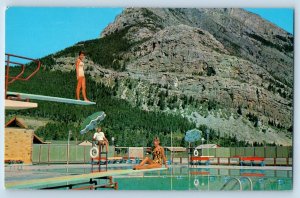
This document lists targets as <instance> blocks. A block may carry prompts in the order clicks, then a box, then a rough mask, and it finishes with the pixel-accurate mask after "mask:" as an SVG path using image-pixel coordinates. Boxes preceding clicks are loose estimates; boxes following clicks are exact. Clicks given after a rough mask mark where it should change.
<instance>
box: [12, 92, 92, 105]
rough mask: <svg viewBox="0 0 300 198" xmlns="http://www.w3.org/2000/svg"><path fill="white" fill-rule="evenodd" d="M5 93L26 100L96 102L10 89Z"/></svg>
mask: <svg viewBox="0 0 300 198" xmlns="http://www.w3.org/2000/svg"><path fill="white" fill-rule="evenodd" d="M7 95H14V96H18V97H20V99H22V100H26V99H30V100H43V101H48V102H60V103H67V104H77V105H94V104H96V103H95V102H91V101H84V100H75V99H70V98H60V97H53V96H43V95H35V94H28V93H18V92H11V91H7Z"/></svg>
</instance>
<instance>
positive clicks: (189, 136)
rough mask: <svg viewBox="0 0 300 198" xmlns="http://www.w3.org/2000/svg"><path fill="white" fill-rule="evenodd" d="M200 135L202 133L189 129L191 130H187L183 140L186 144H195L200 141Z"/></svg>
mask: <svg viewBox="0 0 300 198" xmlns="http://www.w3.org/2000/svg"><path fill="white" fill-rule="evenodd" d="M201 134H202V132H201V131H200V130H198V129H191V130H188V131H187V132H186V133H185V137H184V140H185V141H186V142H189V143H191V142H196V141H197V140H200V138H201Z"/></svg>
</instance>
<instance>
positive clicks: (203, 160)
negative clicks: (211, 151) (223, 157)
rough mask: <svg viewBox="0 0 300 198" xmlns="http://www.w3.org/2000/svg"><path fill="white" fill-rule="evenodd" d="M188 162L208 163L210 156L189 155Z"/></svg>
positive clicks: (193, 163) (196, 163)
mask: <svg viewBox="0 0 300 198" xmlns="http://www.w3.org/2000/svg"><path fill="white" fill-rule="evenodd" d="M190 163H191V165H201V164H205V165H210V158H209V157H206V156H205V157H203V156H200V157H198V156H197V157H191V158H190Z"/></svg>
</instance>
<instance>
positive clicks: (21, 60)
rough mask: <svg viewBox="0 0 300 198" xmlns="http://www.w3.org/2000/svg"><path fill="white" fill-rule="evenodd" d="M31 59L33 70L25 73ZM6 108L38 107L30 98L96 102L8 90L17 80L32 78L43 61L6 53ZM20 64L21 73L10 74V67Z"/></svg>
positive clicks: (81, 103) (71, 102)
mask: <svg viewBox="0 0 300 198" xmlns="http://www.w3.org/2000/svg"><path fill="white" fill-rule="evenodd" d="M28 61H30V62H31V63H32V64H33V71H32V72H31V73H29V74H27V75H25V73H26V72H25V70H26V67H28V65H27V64H26V63H25V62H28ZM5 63H6V65H5V109H7V110H21V109H30V108H36V107H37V106H38V105H37V103H34V102H29V100H31V99H32V100H42V101H49V102H60V103H67V104H76V105H94V104H96V103H95V102H90V101H83V100H75V99H70V98H60V97H53V96H43V95H35V94H28V93H17V92H11V91H8V86H9V85H10V84H12V83H13V82H15V81H17V80H18V81H28V80H30V79H31V78H32V77H33V76H34V75H35V74H36V73H37V72H38V71H39V70H40V68H41V61H40V60H38V59H33V58H28V57H24V56H19V55H14V54H7V53H6V54H5ZM15 66H18V68H19V69H20V71H19V73H18V74H17V75H15V76H11V75H10V72H9V71H10V67H15Z"/></svg>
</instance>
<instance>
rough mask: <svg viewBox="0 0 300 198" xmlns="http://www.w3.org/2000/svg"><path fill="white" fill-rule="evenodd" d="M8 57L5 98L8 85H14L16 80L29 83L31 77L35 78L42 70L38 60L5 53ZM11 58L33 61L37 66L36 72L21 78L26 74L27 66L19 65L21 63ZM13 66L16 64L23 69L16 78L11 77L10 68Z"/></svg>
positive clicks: (6, 61)
mask: <svg viewBox="0 0 300 198" xmlns="http://www.w3.org/2000/svg"><path fill="white" fill-rule="evenodd" d="M5 56H6V60H5V63H6V66H5V68H6V75H5V98H6V97H7V90H8V85H9V84H11V83H13V82H14V81H16V80H22V81H27V80H29V79H30V78H31V77H33V76H34V75H35V74H36V73H37V72H38V71H39V69H40V67H41V62H40V61H39V60H38V59H33V58H28V57H25V56H19V55H14V54H8V53H5ZM11 57H15V58H19V59H25V60H30V61H33V62H35V63H36V64H37V67H36V68H35V70H34V71H33V72H32V73H31V74H30V75H28V76H27V77H23V78H22V77H21V76H22V75H23V74H24V72H25V64H23V63H19V62H15V61H11ZM11 64H15V65H20V66H21V67H22V70H21V72H20V73H18V74H17V75H16V76H9V67H10V66H11Z"/></svg>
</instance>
